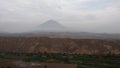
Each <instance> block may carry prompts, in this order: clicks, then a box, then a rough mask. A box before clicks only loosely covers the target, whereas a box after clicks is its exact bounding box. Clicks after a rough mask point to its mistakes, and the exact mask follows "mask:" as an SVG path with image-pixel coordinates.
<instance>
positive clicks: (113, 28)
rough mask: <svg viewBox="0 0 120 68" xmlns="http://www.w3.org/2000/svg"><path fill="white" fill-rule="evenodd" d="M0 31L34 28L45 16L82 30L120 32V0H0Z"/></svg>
mask: <svg viewBox="0 0 120 68" xmlns="http://www.w3.org/2000/svg"><path fill="white" fill-rule="evenodd" d="M0 5H1V6H0V32H26V31H31V30H35V29H36V28H38V27H37V26H39V25H40V24H42V23H44V22H45V21H47V20H51V19H52V20H56V21H58V22H59V23H60V24H62V25H63V26H65V27H67V28H70V29H74V30H79V31H85V32H95V33H96V32H97V33H120V30H119V29H120V19H119V18H120V0H0Z"/></svg>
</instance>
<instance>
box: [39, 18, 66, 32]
mask: <svg viewBox="0 0 120 68" xmlns="http://www.w3.org/2000/svg"><path fill="white" fill-rule="evenodd" d="M38 28H39V29H40V30H43V31H44V30H45V31H59V30H61V31H62V30H64V29H65V27H64V26H63V25H61V24H60V23H59V22H57V21H55V20H48V21H46V22H44V23H43V24H40V25H39V26H38Z"/></svg>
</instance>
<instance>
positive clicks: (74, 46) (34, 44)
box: [0, 37, 120, 55]
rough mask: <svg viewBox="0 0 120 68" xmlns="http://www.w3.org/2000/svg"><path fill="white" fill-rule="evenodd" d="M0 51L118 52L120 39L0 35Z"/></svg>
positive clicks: (119, 50) (119, 52)
mask: <svg viewBox="0 0 120 68" xmlns="http://www.w3.org/2000/svg"><path fill="white" fill-rule="evenodd" d="M0 52H24V53H35V52H48V53H78V54H96V55H101V54H109V53H110V54H120V40H101V39H69V38H48V37H0Z"/></svg>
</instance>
